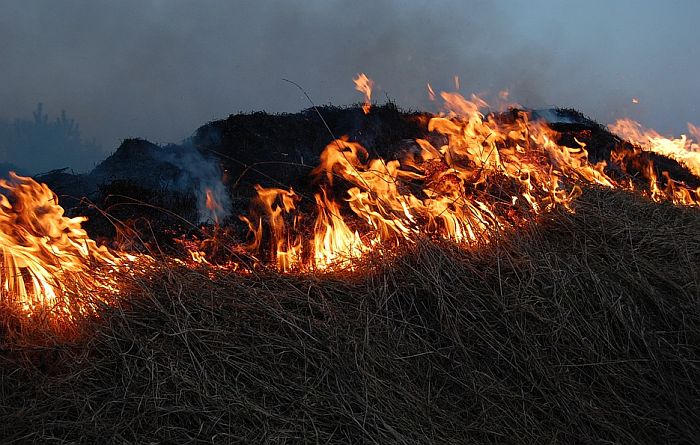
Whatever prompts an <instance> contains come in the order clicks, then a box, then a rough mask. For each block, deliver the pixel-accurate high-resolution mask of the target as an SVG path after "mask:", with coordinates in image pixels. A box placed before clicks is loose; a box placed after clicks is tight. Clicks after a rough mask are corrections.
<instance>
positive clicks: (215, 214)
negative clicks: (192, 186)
mask: <svg viewBox="0 0 700 445" xmlns="http://www.w3.org/2000/svg"><path fill="white" fill-rule="evenodd" d="M205 194H206V202H205V205H206V207H207V209H208V210H209V211H210V212H211V215H212V218H213V220H214V223H215V224H219V214H221V213H222V212H223V211H224V208H223V206H222V205H221V203H219V201H217V199H216V198H215V197H214V191H213V190H212V189H210V188H208V187H207V189H206V190H205Z"/></svg>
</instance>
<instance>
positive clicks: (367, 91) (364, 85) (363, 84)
mask: <svg viewBox="0 0 700 445" xmlns="http://www.w3.org/2000/svg"><path fill="white" fill-rule="evenodd" d="M353 81H354V82H355V89H356V90H357V91H359V92H360V93H362V94H364V95H365V102H364V104H362V111H364V112H365V114H369V110H370V108H371V107H372V103H371V99H372V88H374V81H373V80H372V79H370V78H369V77H367V75H366V74H365V73H359V74H358V75H357V77H356V78H354V79H353Z"/></svg>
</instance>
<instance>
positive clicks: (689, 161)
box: [0, 74, 700, 317]
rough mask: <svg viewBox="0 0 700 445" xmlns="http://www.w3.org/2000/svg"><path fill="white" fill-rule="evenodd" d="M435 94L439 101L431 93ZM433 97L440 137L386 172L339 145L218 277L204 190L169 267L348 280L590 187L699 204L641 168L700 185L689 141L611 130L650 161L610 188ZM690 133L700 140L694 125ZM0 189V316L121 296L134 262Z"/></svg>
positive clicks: (22, 196) (268, 208)
mask: <svg viewBox="0 0 700 445" xmlns="http://www.w3.org/2000/svg"><path fill="white" fill-rule="evenodd" d="M455 82H456V83H457V82H458V78H455ZM355 83H356V86H357V89H358V90H360V91H362V92H363V93H365V98H366V101H365V104H364V105H365V106H364V107H363V109H364V110H365V113H367V112H368V111H369V106H370V105H369V101H370V98H371V88H372V85H373V83H372V81H371V80H370V79H368V78H367V76H365V75H364V74H360V75H358V77H357V78H356V79H355ZM429 93H430V95H431V96H432V97H434V98H437V95H435V93H434V91H433V90H432V88H430V86H429ZM501 96H502V98H506V97H507V96H506V95H505V93H503V94H502V95H501ZM439 97H440V98H442V101H443V104H444V112H442V113H441V114H439V115H437V116H435V117H432V118H431V119H430V120H429V121H428V124H427V129H428V130H429V131H430V132H431V133H432V136H435V137H433V138H432V139H431V141H432V142H431V141H429V140H427V139H418V140H416V141H415V145H414V146H413V147H412V148H411V149H409V150H405V151H404V152H403V154H402V155H401V156H399V157H398V158H396V159H381V158H378V157H373V156H371V154H370V151H369V150H368V149H367V148H366V147H364V146H362V145H361V144H359V143H357V142H353V141H350V140H348V139H347V138H341V139H337V140H334V141H332V142H330V143H329V144H328V145H327V146H326V147H325V149H324V150H323V152H322V153H321V155H320V162H319V165H318V166H317V167H316V168H314V169H313V171H312V172H311V176H312V180H313V184H314V187H315V188H314V189H313V191H312V192H311V193H309V194H308V195H307V194H300V193H297V192H296V191H294V190H293V189H291V188H290V189H284V188H264V187H261V186H259V185H258V186H256V193H257V196H256V197H255V198H254V199H253V200H252V202H251V207H250V211H249V213H248V214H247V215H245V216H241V219H242V220H243V221H244V222H245V223H246V224H247V226H248V231H249V238H250V239H249V242H248V243H247V244H245V245H243V246H241V245H239V244H234V245H233V247H230V252H233V253H235V254H238V253H240V252H244V255H245V261H243V262H240V263H239V262H233V261H230V262H227V263H225V264H222V263H221V262H219V261H218V259H212V258H209V257H208V252H212V251H213V250H216V249H215V248H217V246H220V245H221V244H220V241H221V240H223V239H224V235H225V234H224V233H223V231H224V230H225V228H222V227H221V226H219V220H218V218H217V216H216V215H218V214H220V213H221V209H222V205H221V203H220V202H219V201H218V200H217V199H216V196H215V194H214V192H213V191H212V190H211V189H206V191H205V192H206V193H205V194H206V208H207V209H208V210H209V211H210V212H211V214H212V215H214V222H215V223H216V227H215V231H214V234H213V235H212V236H210V237H206V236H205V238H204V239H203V240H202V242H201V243H197V242H194V241H192V242H190V241H188V240H185V239H184V237H183V239H181V240H180V243H181V244H182V245H183V246H184V247H185V249H186V251H187V252H188V253H189V259H188V260H185V261H183V260H179V259H176V260H175V262H178V263H179V264H183V265H185V266H188V267H202V268H207V270H208V271H210V273H213V271H215V270H219V269H221V270H226V271H238V272H240V273H251V271H252V270H254V268H255V266H256V265H257V264H259V263H270V264H274V265H275V266H276V267H277V269H278V270H280V271H283V272H297V271H302V272H304V271H323V270H337V269H343V270H352V269H354V268H356V267H357V266H358V261H357V260H358V259H359V258H362V257H363V256H364V255H366V254H367V253H369V252H373V253H374V254H377V255H380V256H381V255H385V254H388V253H390V252H391V249H392V248H394V247H396V246H398V245H401V244H406V243H415V242H416V241H417V240H418V239H420V238H424V237H429V238H435V239H445V240H451V241H453V242H456V243H459V244H460V245H462V246H464V247H465V248H471V247H475V246H481V245H484V244H486V243H489V242H491V241H492V240H493V238H494V236H495V235H496V234H497V233H498V232H499V231H501V230H504V229H506V230H509V229H515V228H517V227H519V226H522V225H524V224H527V223H528V222H529V221H531V220H533V219H534V218H536V217H537V216H538V215H540V214H542V213H544V212H548V211H551V210H553V209H555V208H563V209H566V210H571V208H572V207H571V203H572V201H573V200H574V199H576V197H578V196H579V195H580V194H581V193H582V187H583V186H590V185H594V186H599V187H610V188H625V189H631V190H635V189H639V190H640V191H641V192H642V193H645V194H646V195H647V196H649V197H650V198H651V199H654V200H657V201H660V200H670V201H673V202H674V203H677V204H683V205H697V204H698V202H699V197H700V189H698V190H693V189H691V188H689V187H688V186H686V185H685V184H684V183H682V182H680V181H677V180H674V179H672V178H671V177H670V175H669V174H668V173H666V172H658V171H657V168H656V166H655V165H653V163H652V161H651V160H649V158H648V157H647V158H644V157H639V156H637V155H638V154H639V153H641V152H642V149H646V150H650V151H652V152H654V153H658V154H661V155H664V156H667V157H669V158H672V159H674V160H677V161H678V162H679V163H682V164H683V165H684V166H686V167H687V168H688V169H689V170H690V171H691V172H692V173H694V174H695V175H696V176H698V177H699V178H700V147H699V146H698V143H697V142H694V141H693V140H691V139H689V138H687V137H686V136H681V138H678V139H669V138H664V137H662V136H661V135H659V134H658V133H656V132H654V131H653V130H647V129H644V128H642V127H641V125H639V124H638V123H636V122H634V121H631V120H621V121H618V122H617V123H616V124H615V125H613V126H612V127H611V128H612V129H613V131H615V132H617V133H618V134H620V135H622V136H624V137H625V138H628V139H629V140H631V141H632V142H634V143H636V144H638V145H640V146H641V147H642V148H639V149H637V150H628V151H624V150H618V149H615V150H613V151H612V154H611V162H613V163H616V164H617V166H618V167H620V168H619V169H618V170H622V171H625V168H626V167H625V166H626V165H628V164H630V162H631V163H632V164H633V166H634V168H635V169H636V170H635V171H636V172H638V173H640V174H641V177H642V178H645V179H646V180H647V181H648V183H646V184H641V185H640V183H639V181H637V182H635V181H633V180H632V178H624V179H619V177H618V176H616V178H618V179H617V180H616V179H613V178H612V177H610V176H608V174H607V173H606V171H607V170H606V167H607V165H606V163H605V162H599V163H597V164H593V163H591V162H590V161H589V157H588V152H587V147H586V144H585V143H584V142H582V141H579V140H577V139H574V140H573V141H574V142H575V143H572V144H570V145H573V146H567V145H562V144H561V143H559V142H558V141H559V134H558V133H556V132H554V131H553V130H551V128H550V127H549V126H548V125H547V124H546V123H544V122H542V121H533V120H532V114H531V113H529V112H527V111H518V110H515V109H513V110H511V111H509V112H508V113H507V114H506V115H499V114H484V112H483V110H484V109H487V108H488V107H489V105H488V104H487V103H486V102H485V101H484V100H483V99H481V98H480V97H478V96H475V95H472V96H471V97H470V98H469V99H467V98H465V97H463V96H462V95H460V94H457V93H447V92H443V93H441V94H440V95H439ZM504 116H505V117H504ZM689 132H690V133H691V134H692V135H693V136H694V137H695V138H697V137H698V136H699V135H700V131H699V130H698V128H697V127H694V126H692V125H689ZM0 188H2V189H4V191H5V193H4V194H0V248H1V249H2V263H3V267H2V269H0V286H1V287H0V302H2V303H3V304H12V305H16V306H17V307H19V308H20V309H21V311H23V312H24V313H26V314H28V315H31V314H33V313H35V312H37V311H39V310H44V309H49V310H52V311H53V312H58V313H62V314H67V315H68V316H69V317H70V316H71V315H72V314H75V313H84V312H87V311H89V310H91V309H92V308H94V307H95V301H102V302H109V301H110V298H113V296H114V295H116V294H118V293H119V288H120V286H119V283H118V282H117V278H116V277H117V276H119V275H118V274H119V273H120V271H121V269H120V268H121V267H122V266H123V265H124V264H125V263H129V262H133V261H135V260H136V258H137V257H134V256H129V255H127V254H125V253H123V252H114V251H110V250H108V249H107V248H106V247H104V246H98V245H97V243H96V242H95V241H93V240H92V239H90V238H89V237H88V235H87V233H86V232H85V230H84V229H83V228H82V226H81V225H82V223H83V222H84V221H85V218H83V217H77V218H69V217H66V216H65V215H64V209H63V208H62V207H61V206H60V205H59V204H58V200H57V197H56V195H55V194H54V193H53V192H52V191H51V190H50V189H49V188H48V187H47V186H46V185H45V184H39V183H37V182H35V181H34V180H33V179H31V178H26V177H21V176H18V175H15V174H12V175H11V179H10V180H0ZM219 233H221V235H217V234H219ZM227 239H230V238H227ZM229 246H230V245H229ZM149 258H150V257H149ZM217 258H218V257H217Z"/></svg>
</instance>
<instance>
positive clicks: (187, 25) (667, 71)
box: [0, 0, 700, 167]
mask: <svg viewBox="0 0 700 445" xmlns="http://www.w3.org/2000/svg"><path fill="white" fill-rule="evenodd" d="M699 19H700V2H698V1H669V0H666V1H651V0H636V1H627V0H625V1H623V0H618V1H616V0H607V1H593V0H588V1H580V0H578V1H567V0H559V1H554V0H528V1H525V0H493V1H476V0H474V1H464V0H463V1H441V0H432V1H418V0H415V1H408V0H404V1H398V0H371V1H369V0H353V1H336V0H304V1H297V0H285V1H282V0H280V1H265V0H256V1H232V0H198V1H195V0H189V1H185V0H119V1H114V0H62V1H60V2H56V1H55V0H15V1H12V0H0V62H1V65H0V67H1V68H0V104H2V107H0V119H14V118H21V117H25V118H30V117H31V112H32V111H33V110H34V109H35V108H36V104H37V103H38V102H42V103H43V104H44V109H45V110H46V111H47V112H48V113H49V115H51V116H56V115H58V113H59V112H60V111H61V110H66V112H67V113H68V115H69V116H71V117H73V118H75V119H76V120H77V121H78V122H79V123H80V128H81V131H82V134H83V136H84V137H86V138H90V139H92V138H95V139H96V140H97V142H98V143H100V144H101V145H102V150H103V153H98V154H95V157H96V158H102V157H104V156H106V155H107V154H108V153H109V152H111V151H113V150H114V149H115V148H116V147H117V146H118V145H119V143H120V141H121V140H122V139H124V138H128V137H143V138H146V139H149V140H151V141H153V142H158V143H167V142H179V141H181V140H182V139H183V138H185V137H187V136H189V135H191V134H192V133H193V132H194V131H195V130H196V129H197V127H199V126H200V125H202V124H204V123H206V122H208V121H211V120H214V119H219V118H224V117H226V116H228V115H229V114H232V113H237V112H248V111H257V110H265V111H268V112H296V111H299V110H301V109H304V108H307V107H308V106H309V103H308V102H307V101H306V99H305V98H304V96H303V95H302V94H301V92H300V91H299V90H298V89H296V87H294V86H292V85H290V84H289V83H287V82H284V81H283V80H282V79H284V78H287V79H290V80H294V81H295V82H297V83H299V84H300V85H301V86H303V87H304V89H305V90H306V91H307V92H308V94H309V95H310V96H311V98H312V99H313V100H314V101H315V102H316V103H317V104H329V103H332V104H334V105H345V104H349V103H354V102H358V101H360V100H361V95H360V94H359V93H358V92H356V91H355V90H354V85H353V82H352V78H353V76H355V75H356V74H357V73H359V72H365V73H367V75H368V76H369V77H370V78H372V79H374V80H375V82H376V84H377V91H376V94H375V96H376V97H377V100H378V101H379V102H383V101H385V100H386V98H387V97H388V98H391V100H393V101H394V102H396V103H397V104H398V105H399V106H401V107H404V108H413V109H424V110H426V111H436V106H435V105H434V104H432V103H430V102H429V101H428V100H427V94H426V83H427V82H429V83H431V84H432V85H433V87H434V88H435V89H436V90H440V89H453V88H454V85H453V78H454V76H455V75H457V76H459V78H460V86H461V92H463V93H465V94H470V93H472V92H476V93H481V94H483V95H485V96H486V97H487V98H488V97H493V96H495V95H496V94H497V93H498V92H499V91H501V90H508V91H509V92H510V98H511V99H512V100H514V101H516V102H518V103H520V104H522V105H524V106H528V107H533V108H538V107H545V106H563V107H572V108H576V109H579V110H580V111H582V112H584V113H585V114H587V115H589V116H591V117H593V118H595V119H597V120H598V121H600V122H602V123H611V122H613V121H614V120H615V119H617V118H620V117H624V116H629V117H632V118H634V119H636V120H639V121H640V122H642V123H643V124H644V125H646V126H649V127H653V128H656V129H657V130H659V131H660V132H662V133H669V134H679V133H681V132H683V131H684V130H685V129H686V123H687V122H692V123H695V124H700V111H699V110H698V103H700V82H698V77H699V75H698V73H700V44H699V42H700V38H698V31H697V25H698V20H699ZM632 98H638V100H639V104H633V103H632ZM7 161H9V162H11V161H12V160H11V159H9V160H7V159H0V162H7ZM57 162H58V164H60V162H59V161H57ZM58 164H57V167H59V166H60V165H58Z"/></svg>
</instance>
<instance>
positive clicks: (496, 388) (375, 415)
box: [0, 189, 700, 444]
mask: <svg viewBox="0 0 700 445" xmlns="http://www.w3.org/2000/svg"><path fill="white" fill-rule="evenodd" d="M575 210H576V212H575V213H573V214H571V213H568V212H564V211H555V212H553V213H551V214H548V215H546V216H545V217H543V218H542V219H541V220H540V221H539V222H538V223H533V224H532V225H530V226H528V227H523V228H522V230H521V231H518V232H517V233H513V234H512V236H507V235H504V236H503V237H502V238H497V239H495V240H494V241H493V242H492V243H491V244H490V245H488V246H486V247H484V248H483V249H478V250H472V251H466V250H464V249H461V248H456V247H455V246H454V245H451V244H449V243H444V244H443V243H435V242H431V241H426V242H419V243H418V244H417V245H415V246H411V247H407V248H406V250H404V251H399V252H396V255H395V256H394V257H392V258H387V257H382V258H371V257H370V258H368V259H367V261H365V262H363V264H362V265H360V267H361V268H360V270H358V271H357V272H356V273H353V274H348V273H336V274H328V275H304V276H296V275H282V274H277V273H273V272H269V271H264V270H262V271H260V272H258V273H256V274H253V275H240V274H235V273H215V274H213V275H212V273H211V271H209V270H207V269H203V270H200V271H197V270H189V269H185V268H168V267H166V266H162V268H161V271H160V272H157V273H153V274H149V275H148V276H145V277H140V278H136V279H130V278H125V280H124V285H125V286H126V287H127V289H128V290H129V295H130V297H129V300H128V301H125V302H124V304H123V305H122V307H118V308H113V309H106V311H105V312H104V314H103V315H102V317H101V319H100V320H95V321H93V322H90V321H86V322H85V325H84V330H85V332H86V334H85V335H84V337H83V338H80V339H78V340H73V341H72V342H70V343H58V344H57V343H55V339H52V338H45V339H44V344H48V345H47V346H37V344H41V342H38V341H35V342H34V343H32V345H31V346H26V345H25V346H22V345H21V344H17V343H5V344H3V346H2V349H1V350H0V395H1V397H0V437H2V438H3V440H4V441H5V442H40V443H42V442H47V441H52V442H56V443H63V442H65V443H73V442H78V443H95V442H99V443H124V442H129V443H134V442H136V443H151V442H153V443H184V442H186V443H212V442H214V443H231V442H239V443H269V442H309V443H382V444H384V443H454V444H457V443H499V444H500V443H514V444H520V443H625V444H647V443H689V444H690V443H697V439H698V437H699V436H700V412H699V411H698V409H697V407H698V401H699V400H700V387H699V386H698V381H700V306H698V296H700V270H699V269H698V264H700V213H698V211H697V210H696V209H692V208H681V207H675V206H673V205H670V204H668V203H661V204H657V203H653V202H650V201H649V200H646V199H643V198H641V197H639V196H637V195H634V194H631V193H627V192H623V191H615V190H608V189H592V190H587V191H586V192H585V193H584V195H583V196H582V197H580V198H579V199H578V200H577V201H576V202H575ZM35 334H36V335H41V332H39V333H35ZM24 335H25V337H23V338H26V336H27V335H28V333H26V332H25V333H24Z"/></svg>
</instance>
